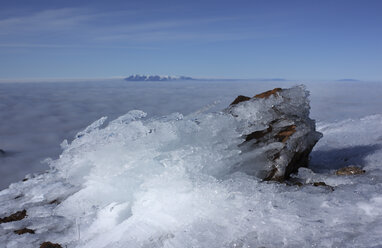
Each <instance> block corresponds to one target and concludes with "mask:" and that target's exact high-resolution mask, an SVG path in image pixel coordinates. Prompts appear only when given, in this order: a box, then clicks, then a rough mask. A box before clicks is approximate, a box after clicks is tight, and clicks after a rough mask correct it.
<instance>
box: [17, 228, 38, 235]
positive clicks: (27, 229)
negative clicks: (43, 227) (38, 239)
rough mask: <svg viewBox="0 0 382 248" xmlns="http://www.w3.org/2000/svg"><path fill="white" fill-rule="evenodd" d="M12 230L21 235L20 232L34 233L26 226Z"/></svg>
mask: <svg viewBox="0 0 382 248" xmlns="http://www.w3.org/2000/svg"><path fill="white" fill-rule="evenodd" d="M13 232H14V233H16V234H18V235H22V234H25V233H30V234H34V230H32V229H29V228H26V227H25V228H23V229H19V230H15V231H13Z"/></svg>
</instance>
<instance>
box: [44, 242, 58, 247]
mask: <svg viewBox="0 0 382 248" xmlns="http://www.w3.org/2000/svg"><path fill="white" fill-rule="evenodd" d="M40 248H62V246H61V245H60V244H54V243H51V242H44V243H42V244H41V245H40Z"/></svg>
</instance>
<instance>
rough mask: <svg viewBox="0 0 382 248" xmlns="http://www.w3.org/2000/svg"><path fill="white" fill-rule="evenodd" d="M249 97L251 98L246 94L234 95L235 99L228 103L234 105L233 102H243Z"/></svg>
mask: <svg viewBox="0 0 382 248" xmlns="http://www.w3.org/2000/svg"><path fill="white" fill-rule="evenodd" d="M249 99H251V98H250V97H248V96H242V95H240V96H238V97H236V99H235V100H234V101H233V102H232V103H231V104H230V105H235V104H238V103H240V102H245V101H248V100H249Z"/></svg>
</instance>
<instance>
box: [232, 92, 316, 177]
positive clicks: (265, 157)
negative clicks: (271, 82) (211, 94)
mask: <svg viewBox="0 0 382 248" xmlns="http://www.w3.org/2000/svg"><path fill="white" fill-rule="evenodd" d="M307 97H308V92H306V91H304V90H303V88H302V87H295V88H292V89H281V88H275V89H273V90H269V91H266V92H263V93H261V94H258V95H256V96H254V97H253V98H249V97H245V96H238V97H237V98H236V99H235V100H234V101H233V102H232V103H231V105H230V107H229V108H228V109H227V111H228V112H229V113H231V114H232V115H233V116H235V117H236V118H238V119H239V120H240V121H242V122H244V123H245V124H244V125H243V126H240V127H239V129H240V130H242V132H243V133H244V135H245V142H243V144H241V145H240V147H241V150H242V151H243V155H242V156H246V157H247V159H245V161H244V162H243V163H242V164H240V165H239V168H238V169H239V170H240V171H244V170H245V171H246V172H247V173H249V174H254V175H256V176H258V177H260V178H263V179H265V180H277V181H282V180H284V179H287V178H288V177H289V175H290V174H291V173H295V172H297V170H298V168H300V167H306V166H307V165H308V162H309V154H310V152H311V151H312V149H313V146H314V145H315V144H316V143H317V141H318V140H319V139H320V138H321V136H322V134H321V133H319V132H316V126H315V122H314V121H313V120H312V119H310V118H309V102H308V98H307ZM243 169H244V170H243Z"/></svg>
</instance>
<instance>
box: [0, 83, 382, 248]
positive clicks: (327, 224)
mask: <svg viewBox="0 0 382 248" xmlns="http://www.w3.org/2000/svg"><path fill="white" fill-rule="evenodd" d="M291 91H292V92H293V91H297V92H304V91H303V90H302V89H301V88H295V89H294V90H291ZM270 100H272V99H271V98H270ZM273 100H274V101H278V100H277V98H274V99H273ZM273 100H272V101H273ZM291 100H292V101H298V99H294V98H291ZM304 101H305V100H304ZM264 102H265V103H267V101H264ZM247 104H248V106H247ZM250 104H251V103H250V102H248V103H243V104H242V105H241V107H240V108H239V109H241V110H242V111H243V113H248V114H247V115H249V116H251V118H253V119H250V120H247V119H241V118H237V117H234V116H233V115H231V114H227V113H225V112H223V113H198V114H194V115H189V116H182V115H181V114H173V115H168V116H165V117H163V118H154V119H153V118H151V119H150V118H147V117H145V113H143V112H142V111H130V112H129V113H127V114H126V115H124V116H122V117H120V118H118V119H116V120H114V121H111V122H108V123H107V122H106V120H105V118H103V119H101V120H100V121H97V122H95V123H94V124H92V125H90V126H89V127H88V128H86V129H85V130H84V131H83V132H80V133H79V134H78V135H77V136H76V137H77V138H76V139H75V140H74V141H72V142H63V143H62V148H63V153H62V155H61V156H60V158H59V159H57V160H54V161H51V162H50V165H51V170H50V171H49V172H48V173H44V174H40V175H32V176H28V177H27V179H28V180H26V181H23V182H19V183H15V184H12V185H11V186H10V187H9V188H8V189H6V190H3V191H1V192H0V218H2V219H4V218H6V217H7V216H10V215H11V214H14V213H17V212H19V211H23V210H24V209H25V210H26V212H27V216H25V218H23V219H20V220H17V221H10V222H6V223H2V224H0V244H1V245H3V246H4V247H6V248H14V247H25V248H29V247H30V248H32V247H33V248H34V247H39V246H40V244H42V243H43V242H51V243H57V244H61V246H62V247H66V246H67V247H91V248H97V247H116V248H123V247H150V248H151V247H219V248H221V247H380V246H381V245H382V235H381V231H380V230H382V197H381V193H382V177H381V175H382V171H381V167H380V161H381V160H382V150H381V146H382V139H381V137H380V135H379V134H380V133H382V116H381V115H374V116H369V117H367V118H363V119H358V120H357V119H356V120H346V121H342V122H340V123H318V131H320V132H322V133H324V138H322V139H321V140H320V141H319V142H318V144H317V146H316V148H315V150H314V151H313V152H312V161H311V168H312V169H313V170H310V169H307V168H300V169H299V171H298V175H293V177H294V178H296V179H298V180H299V181H301V182H302V183H303V184H304V185H305V186H302V187H298V186H287V185H284V184H280V183H275V182H263V181H262V180H260V179H259V178H258V177H256V176H252V175H251V174H250V173H247V171H246V170H241V169H238V168H240V166H239V167H238V165H241V164H243V163H244V161H245V160H251V161H253V160H252V158H248V157H246V156H243V151H242V150H241V147H240V146H239V145H240V144H242V143H243V142H244V141H245V138H244V137H245V136H244V135H247V134H249V133H250V132H252V131H255V130H256V129H257V130H264V129H266V128H267V126H266V123H263V126H262V127H261V128H260V126H259V127H254V128H256V129H253V130H250V131H249V130H247V129H246V128H244V127H248V125H246V124H249V123H257V122H256V119H257V118H260V119H261V118H265V117H264V116H263V115H270V113H268V112H267V111H265V112H262V111H261V110H262V108H263V107H264V106H260V105H259V108H260V109H253V108H252V107H253V106H250ZM252 104H255V103H252ZM269 104H271V102H269ZM246 106H247V107H248V108H247V109H246V108H245V107H246ZM304 106H305V105H304ZM265 107H266V106H265ZM239 109H238V110H239ZM250 110H251V111H252V114H253V115H252V114H251V115H250V114H249V113H250V112H251V111H250ZM267 118H268V117H267ZM269 118H270V117H269ZM259 125H260V124H259ZM296 126H297V125H296ZM354 130H357V132H354ZM376 134H378V135H376ZM259 152H260V151H259ZM348 165H357V166H360V167H362V168H363V169H364V170H366V173H365V174H361V175H355V176H336V175H335V171H336V169H338V168H339V167H343V166H348ZM313 182H324V183H326V184H327V185H331V186H332V187H333V189H334V191H332V190H331V189H329V188H327V187H314V186H313V185H310V184H311V183H313ZM23 228H27V229H30V230H34V232H35V233H34V234H32V233H25V234H22V235H18V234H16V233H14V231H15V230H20V229H23Z"/></svg>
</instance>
